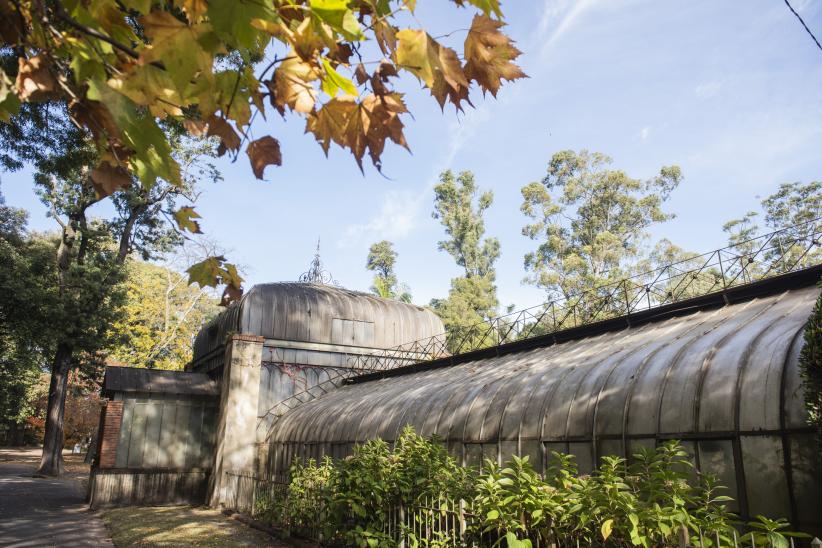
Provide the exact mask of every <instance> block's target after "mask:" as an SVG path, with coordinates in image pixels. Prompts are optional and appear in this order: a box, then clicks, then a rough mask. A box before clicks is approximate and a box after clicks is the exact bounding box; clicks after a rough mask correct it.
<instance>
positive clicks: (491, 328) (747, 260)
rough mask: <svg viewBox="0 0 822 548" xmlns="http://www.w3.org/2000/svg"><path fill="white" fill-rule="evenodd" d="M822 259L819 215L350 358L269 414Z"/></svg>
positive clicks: (811, 264)
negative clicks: (369, 379)
mask: <svg viewBox="0 0 822 548" xmlns="http://www.w3.org/2000/svg"><path fill="white" fill-rule="evenodd" d="M820 263H822V219H813V220H811V221H807V222H805V223H801V224H797V225H794V226H790V227H787V228H783V229H781V230H777V231H775V232H771V233H770V234H764V235H762V236H758V237H756V238H751V239H748V240H744V241H740V242H737V243H735V244H733V245H730V246H727V247H724V248H722V249H717V250H715V251H711V252H708V253H703V254H702V255H696V254H695V255H692V256H689V257H687V258H685V259H683V260H681V261H678V262H675V263H672V264H667V265H664V266H661V267H659V268H655V269H652V270H649V271H647V272H643V273H641V274H636V275H633V276H630V277H627V278H624V279H622V280H620V281H617V282H614V283H611V284H607V285H604V286H600V287H596V288H592V289H590V290H588V291H584V292H581V293H579V294H575V295H568V296H563V297H561V298H557V299H554V300H551V301H549V302H546V303H543V304H540V305H537V306H533V307H530V308H526V309H524V310H520V311H517V312H511V313H510V314H505V315H502V316H499V317H496V318H492V319H489V320H487V321H484V322H480V323H476V324H474V325H470V326H467V327H464V328H457V329H452V330H451V331H449V332H447V333H440V334H438V335H435V336H433V337H428V338H425V339H420V340H417V341H412V342H409V343H405V344H402V345H399V346H397V347H394V348H387V349H385V350H382V351H380V352H376V353H373V354H366V355H350V356H348V358H347V365H346V367H347V368H348V369H346V370H343V372H341V373H339V374H338V375H337V376H335V377H334V378H332V379H330V380H328V381H325V382H323V383H319V384H317V385H315V386H313V387H311V388H309V389H307V390H305V391H303V392H299V393H296V394H294V395H293V396H291V397H289V398H287V399H285V400H283V401H281V402H278V403H277V404H275V405H274V406H273V407H272V408H271V409H270V410H269V411H268V413H267V415H270V416H272V417H273V418H275V419H276V418H277V417H280V416H282V415H283V414H284V413H285V412H287V411H288V410H290V409H293V408H294V407H296V406H298V405H301V404H302V403H305V402H307V401H310V400H312V399H314V398H316V397H318V396H320V395H322V394H324V393H326V392H328V391H329V390H332V389H334V388H336V387H338V386H340V385H341V384H343V383H344V382H345V381H346V379H348V378H351V377H355V376H359V375H362V374H365V373H371V372H375V371H385V370H390V369H396V368H399V367H403V366H408V365H413V364H416V363H420V362H425V361H429V360H433V359H437V358H442V357H446V356H453V355H456V354H463V353H466V352H470V351H472V350H479V349H483V348H489V347H493V346H498V345H501V344H505V343H509V342H514V341H519V340H523V339H528V338H530V337H535V336H539V335H547V334H551V333H556V332H558V331H562V330H564V329H569V328H573V327H579V326H582V325H587V324H591V323H595V322H599V321H603V320H608V319H612V318H618V317H622V316H628V315H630V314H633V313H636V312H640V311H645V310H651V309H654V308H659V307H662V306H666V305H670V304H673V303H676V302H679V301H683V300H686V299H690V298H694V297H700V296H705V295H709V294H711V293H717V292H721V291H724V290H726V289H728V288H731V287H735V286H739V285H744V284H748V283H751V282H755V281H759V280H764V279H767V278H772V277H774V276H778V275H780V274H785V273H788V272H794V271H798V270H802V269H804V268H808V267H810V266H815V265H818V264H820ZM272 426H273V424H272Z"/></svg>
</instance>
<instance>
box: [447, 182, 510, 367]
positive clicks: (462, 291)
mask: <svg viewBox="0 0 822 548" xmlns="http://www.w3.org/2000/svg"><path fill="white" fill-rule="evenodd" d="M493 201H494V195H493V193H492V192H491V191H487V192H480V189H479V188H478V187H477V184H476V182H475V180H474V174H473V173H471V172H470V171H463V172H461V173H460V174H459V175H458V176H456V177H455V176H454V174H453V173H452V172H451V171H450V170H448V171H444V172H442V173H441V174H440V182H439V184H438V185H437V186H436V187H435V188H434V212H433V214H432V215H433V217H434V218H435V219H439V220H440V222H441V223H442V225H443V227H444V228H445V233H446V234H447V235H448V236H449V239H447V240H442V241H440V242H439V243H438V247H439V249H440V251H447V252H448V253H449V254H450V255H451V256H452V257H453V258H454V261H455V262H456V263H457V265H459V266H461V267H462V268H463V269H464V271H465V275H464V276H460V277H457V278H454V279H452V280H451V289H450V291H449V292H448V297H447V298H446V299H434V300H432V301H431V306H432V307H433V308H434V311H435V312H436V313H437V314H438V315H439V316H440V318H442V321H443V324H444V325H445V328H446V331H447V333H448V347H449V349H450V350H451V351H452V352H453V351H456V350H457V349H458V347H459V346H464V344H465V343H466V342H467V344H470V345H471V346H473V347H476V346H482V345H485V346H488V345H491V344H494V341H493V340H492V339H491V338H489V339H488V340H487V341H483V340H482V338H483V337H482V335H478V334H476V333H475V331H476V329H472V327H473V326H476V325H477V324H478V323H480V322H482V321H484V320H488V319H490V318H492V317H494V316H495V315H496V310H497V307H498V306H499V301H498V300H497V288H496V285H494V282H495V280H496V270H495V268H494V263H495V262H496V260H497V259H498V258H499V255H500V246H499V240H497V239H496V238H493V237H485V220H484V219H483V215H484V214H485V212H486V211H487V210H488V208H489V207H491V204H492V203H493ZM470 339H477V340H470Z"/></svg>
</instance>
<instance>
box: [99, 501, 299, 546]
mask: <svg viewBox="0 0 822 548" xmlns="http://www.w3.org/2000/svg"><path fill="white" fill-rule="evenodd" d="M103 521H104V522H105V524H106V526H107V527H108V529H109V531H110V532H111V538H112V540H113V541H114V545H115V546H118V547H130V546H156V547H158V548H159V547H168V546H204V547H209V546H214V547H217V546H220V547H222V546H225V547H228V548H234V547H239V546H268V547H274V548H286V547H289V546H291V545H290V544H286V543H283V542H280V541H278V540H277V539H274V538H272V537H270V536H269V535H267V534H265V533H262V532H260V531H257V530H255V529H251V528H250V527H247V526H245V525H243V524H242V523H239V522H237V521H234V520H232V519H229V518H227V517H226V516H224V515H223V514H222V513H220V512H219V511H217V510H213V509H211V508H192V507H191V506H150V507H146V506H143V507H136V508H135V507H130V508H115V509H111V510H106V511H104V512H103Z"/></svg>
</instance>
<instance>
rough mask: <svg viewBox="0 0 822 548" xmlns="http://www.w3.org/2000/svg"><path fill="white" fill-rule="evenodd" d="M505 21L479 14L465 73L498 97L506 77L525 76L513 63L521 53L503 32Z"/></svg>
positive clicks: (468, 39) (471, 34)
mask: <svg viewBox="0 0 822 548" xmlns="http://www.w3.org/2000/svg"><path fill="white" fill-rule="evenodd" d="M503 26H504V23H502V22H501V21H495V20H493V19H491V18H490V17H487V16H485V15H476V16H474V20H473V21H472V22H471V30H470V31H469V32H468V36H467V37H466V39H465V60H466V63H465V75H466V76H467V77H468V78H469V79H470V80H474V81H475V82H476V83H477V84H479V86H480V87H481V88H482V91H483V93H484V92H486V91H488V92H491V95H493V96H494V97H496V96H497V91H499V88H500V85H501V84H502V80H509V81H512V80H516V79H518V78H525V77H526V76H525V73H524V72H522V69H520V68H519V67H518V66H517V65H515V64H514V63H512V62H511V61H513V60H514V59H516V58H517V57H519V55H520V53H522V52H520V51H519V50H518V49H517V48H515V47H514V44H513V42H512V41H511V39H510V38H508V37H507V36H505V35H504V34H503V33H501V32H500V31H499V29H500V28H501V27H503Z"/></svg>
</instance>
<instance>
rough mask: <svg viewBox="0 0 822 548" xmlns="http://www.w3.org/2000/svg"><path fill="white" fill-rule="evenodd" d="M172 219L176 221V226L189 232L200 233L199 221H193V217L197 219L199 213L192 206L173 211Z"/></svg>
mask: <svg viewBox="0 0 822 548" xmlns="http://www.w3.org/2000/svg"><path fill="white" fill-rule="evenodd" d="M172 215H173V216H174V220H175V221H176V222H177V226H178V227H179V228H180V230H183V231H188V232H191V233H192V234H202V231H201V230H200V223H198V222H197V221H195V220H194V219H199V218H200V214H199V213H197V212H196V211H194V208H193V207H188V206H186V207H181V208H180V209H178V210H177V211H175V212H174V213H172Z"/></svg>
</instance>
